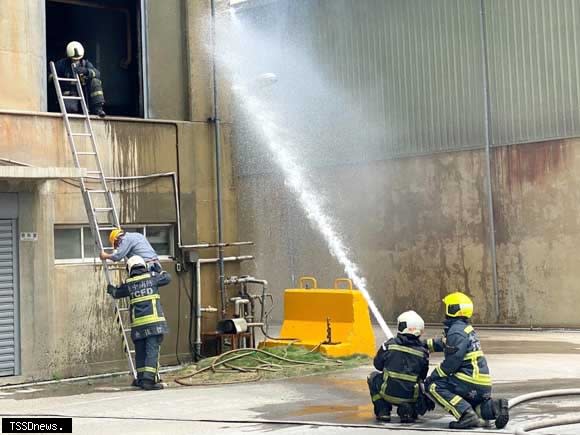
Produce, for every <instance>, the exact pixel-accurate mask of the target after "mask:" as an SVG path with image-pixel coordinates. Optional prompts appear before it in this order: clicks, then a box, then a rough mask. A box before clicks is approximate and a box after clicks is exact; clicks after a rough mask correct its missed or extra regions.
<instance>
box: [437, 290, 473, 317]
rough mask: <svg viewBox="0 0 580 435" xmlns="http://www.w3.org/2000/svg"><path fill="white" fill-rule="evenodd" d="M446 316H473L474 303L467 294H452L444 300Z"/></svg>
mask: <svg viewBox="0 0 580 435" xmlns="http://www.w3.org/2000/svg"><path fill="white" fill-rule="evenodd" d="M443 303H444V304H445V315H446V316H448V317H467V318H468V319H469V318H470V317H471V316H472V315H473V301H472V300H471V299H470V297H469V296H467V295H466V294H465V293H461V292H455V293H450V294H448V295H447V296H445V297H444V298H443Z"/></svg>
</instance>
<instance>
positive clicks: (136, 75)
mask: <svg viewBox="0 0 580 435" xmlns="http://www.w3.org/2000/svg"><path fill="white" fill-rule="evenodd" d="M139 3H140V2H139V1H138V0H46V52H47V53H46V54H47V59H48V60H49V61H51V60H52V61H56V60H58V59H61V58H63V57H66V45H67V44H68V43H69V42H70V41H78V42H80V43H81V44H83V46H84V48H85V59H88V60H89V61H91V62H92V63H93V65H94V66H95V67H96V68H97V69H98V70H99V71H100V72H101V79H102V81H103V91H104V94H105V101H106V103H105V111H106V112H107V114H109V115H116V116H131V117H142V116H143V98H142V95H143V93H142V89H143V86H142V74H141V71H142V62H141V52H140V50H141V43H140V31H139V29H140V19H141V16H140V7H139ZM48 85H49V88H48V90H49V93H48V96H49V98H48V110H49V111H51V112H59V111H60V110H59V108H58V103H57V101H56V96H55V93H54V86H53V84H52V83H49V84H48Z"/></svg>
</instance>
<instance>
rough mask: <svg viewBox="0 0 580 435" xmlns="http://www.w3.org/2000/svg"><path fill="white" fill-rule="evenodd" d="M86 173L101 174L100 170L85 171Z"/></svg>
mask: <svg viewBox="0 0 580 435" xmlns="http://www.w3.org/2000/svg"><path fill="white" fill-rule="evenodd" d="M87 174H98V175H101V174H102V172H101V171H87Z"/></svg>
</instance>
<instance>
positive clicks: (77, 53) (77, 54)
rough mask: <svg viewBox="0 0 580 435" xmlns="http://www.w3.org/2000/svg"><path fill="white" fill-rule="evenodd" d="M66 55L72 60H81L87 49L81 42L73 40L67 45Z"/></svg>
mask: <svg viewBox="0 0 580 435" xmlns="http://www.w3.org/2000/svg"><path fill="white" fill-rule="evenodd" d="M66 55H67V57H69V58H71V59H72V60H81V59H82V58H83V56H84V55H85V49H84V47H83V45H82V44H81V43H80V42H77V41H71V42H69V43H68V45H67V46H66Z"/></svg>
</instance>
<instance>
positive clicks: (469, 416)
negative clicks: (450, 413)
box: [449, 408, 480, 429]
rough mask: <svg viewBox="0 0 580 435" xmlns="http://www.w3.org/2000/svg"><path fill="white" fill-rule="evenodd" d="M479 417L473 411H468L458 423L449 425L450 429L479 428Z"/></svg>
mask: <svg viewBox="0 0 580 435" xmlns="http://www.w3.org/2000/svg"><path fill="white" fill-rule="evenodd" d="M479 425H480V423H479V417H478V416H477V414H476V413H475V411H474V410H473V409H471V408H470V409H468V410H467V411H465V412H464V413H463V415H462V416H461V418H460V419H459V420H458V421H452V422H451V423H449V429H471V428H474V427H479Z"/></svg>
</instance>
